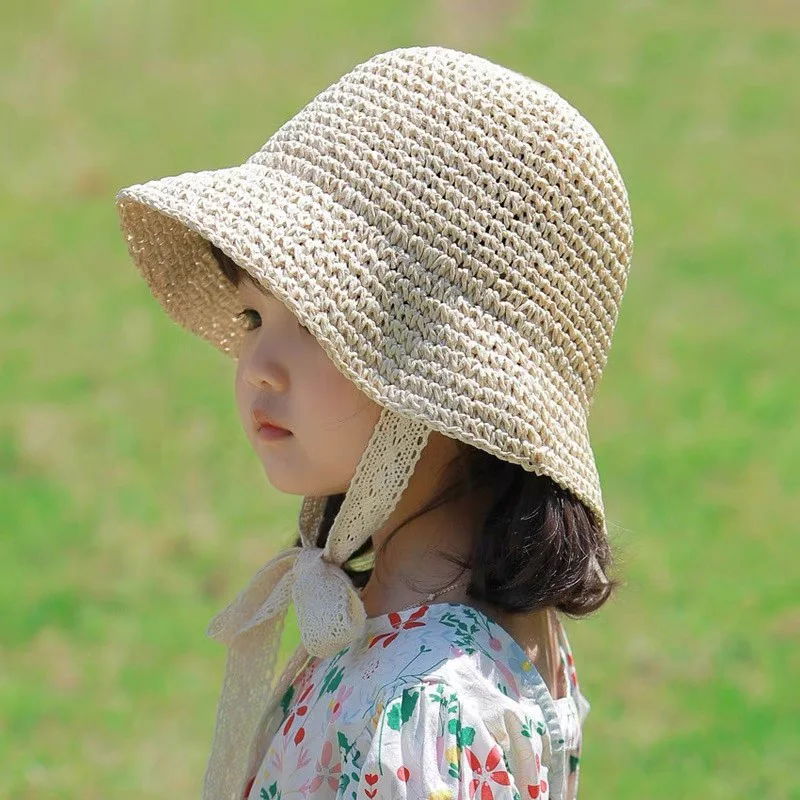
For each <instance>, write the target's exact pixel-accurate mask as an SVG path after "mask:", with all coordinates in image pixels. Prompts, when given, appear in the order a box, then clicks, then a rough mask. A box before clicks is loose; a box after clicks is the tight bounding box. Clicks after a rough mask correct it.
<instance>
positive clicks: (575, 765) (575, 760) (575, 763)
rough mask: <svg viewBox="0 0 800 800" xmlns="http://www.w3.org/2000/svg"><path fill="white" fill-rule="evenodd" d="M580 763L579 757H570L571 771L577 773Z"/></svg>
mask: <svg viewBox="0 0 800 800" xmlns="http://www.w3.org/2000/svg"><path fill="white" fill-rule="evenodd" d="M579 761H580V757H578V756H572V755H571V756H570V757H569V771H570V772H575V770H576V769H578V762H579Z"/></svg>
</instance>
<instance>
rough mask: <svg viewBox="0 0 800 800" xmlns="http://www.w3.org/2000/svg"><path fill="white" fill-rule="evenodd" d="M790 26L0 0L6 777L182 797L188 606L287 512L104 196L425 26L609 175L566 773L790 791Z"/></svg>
mask: <svg viewBox="0 0 800 800" xmlns="http://www.w3.org/2000/svg"><path fill="white" fill-rule="evenodd" d="M799 24H800V6H798V5H797V4H796V3H793V2H790V1H789V0H785V2H782V1H781V0H765V1H764V2H763V3H758V4H757V3H753V2H744V0H735V1H734V0H731V1H729V2H721V0H719V1H717V2H712V1H711V0H704V2H698V0H674V1H673V2H669V3H667V2H656V0H650V1H649V2H648V1H647V0H626V1H624V2H623V0H613V1H611V2H597V0H576V1H575V2H558V1H557V0H551V1H550V2H529V3H517V2H510V0H504V2H502V3H501V2H495V3H494V4H492V3H490V2H489V0H483V2H480V1H476V0H472V2H469V3H461V4H457V3H455V2H453V0H450V1H449V2H445V0H439V1H438V2H436V3H433V2H428V3H420V2H410V3H374V2H366V0H358V2H353V1H351V2H343V1H342V0H339V1H338V2H327V3H323V2H319V1H318V2H314V3H311V2H302V3H291V4H290V3H280V2H267V1H266V0H261V1H260V2H259V1H257V0H247V2H237V3H232V4H222V3H210V2H204V3H199V2H189V0H180V1H178V0H161V1H160V2H159V1H158V0H139V2H133V0H118V1H117V2H113V1H112V0H108V2H97V0H95V2H90V0H71V1H70V2H50V3H46V2H41V1H37V2H26V3H19V2H18V3H6V4H3V7H2V10H0V45H2V49H0V53H1V54H2V55H0V114H2V119H0V175H1V176H2V178H0V186H2V195H0V218H1V219H2V222H0V253H2V258H3V266H2V284H1V286H0V309H1V310H2V315H1V316H0V324H1V325H2V329H1V330H0V334H1V335H2V359H1V360H0V407H1V409H2V414H0V472H1V474H2V481H0V515H1V516H0V519H2V534H3V535H2V538H0V796H2V797H9V798H11V797H13V798H16V799H18V800H19V799H21V798H44V797H53V796H56V795H57V796H58V797H59V798H63V800H72V799H73V798H75V799H77V798H80V799H81V800H93V798H106V797H112V796H113V797H114V798H117V800H123V799H124V798H134V797H135V798H139V797H142V796H146V797H152V798H157V797H163V798H167V797H170V798H175V797H179V796H185V797H190V796H198V795H199V788H200V782H201V778H202V772H203V767H204V763H205V757H206V752H207V746H208V744H209V742H210V736H211V729H212V725H213V715H214V708H215V703H216V698H217V692H218V688H219V682H220V679H221V675H222V667H223V658H224V653H223V651H222V649H221V648H220V647H219V646H218V645H215V644H214V643H213V642H210V641H209V640H207V639H206V638H205V636H204V630H205V626H206V624H207V622H208V620H209V619H210V618H211V616H213V614H214V612H215V611H216V610H218V609H219V608H220V607H222V605H224V604H225V603H226V602H227V601H228V600H229V599H230V598H231V597H232V595H233V593H234V592H235V591H236V590H237V589H238V588H239V586H240V585H241V584H242V582H244V581H245V580H246V579H247V578H248V577H249V576H250V574H251V573H252V572H253V571H254V570H255V569H256V568H257V567H258V566H260V565H261V564H262V563H263V562H264V561H265V560H266V559H267V558H268V557H269V556H270V555H271V554H272V553H273V552H274V551H275V549H276V548H277V547H279V546H282V545H285V544H286V543H288V542H289V540H290V539H291V538H292V536H293V527H294V522H295V515H296V511H297V507H298V502H299V498H295V497H288V496H282V495H280V494H278V493H277V492H275V491H274V490H272V489H271V488H270V487H269V485H268V484H267V483H266V480H265V478H264V477H263V473H262V471H261V467H260V465H259V464H258V462H257V460H256V457H255V455H254V454H253V453H252V452H251V451H250V450H249V449H248V445H247V443H246V440H245V438H244V435H243V434H242V433H241V431H240V429H239V423H238V420H237V418H236V414H235V407H234V403H233V392H232V386H233V366H232V364H231V363H230V362H228V361H226V359H225V358H224V357H223V356H221V355H220V354H218V353H217V352H216V351H214V350H213V349H212V348H211V347H210V346H208V345H206V344H205V343H203V342H201V341H199V340H195V339H193V338H191V337H190V336H189V335H188V334H185V333H184V332H183V331H181V330H180V329H179V328H178V327H177V326H175V325H173V324H172V323H171V322H170V321H169V320H168V319H167V318H166V317H165V315H163V313H162V312H161V310H160V309H159V308H158V307H157V305H156V303H155V301H153V300H152V298H151V297H150V296H149V293H148V291H147V288H146V286H145V285H144V283H143V282H142V281H141V280H140V279H139V278H138V277H137V275H136V274H135V270H134V268H133V267H132V266H131V264H130V263H129V261H128V259H127V256H126V253H125V249H124V244H123V242H122V239H121V236H120V235H119V233H118V229H117V223H116V218H115V214H114V208H113V198H114V194H115V192H116V190H117V189H118V188H120V187H122V186H124V185H127V184H129V183H134V182H139V181H143V180H147V179H149V178H152V177H158V176H162V175H168V174H177V173H179V172H183V171H186V170H200V169H206V168H212V167H218V166H228V165H232V164H235V163H240V162H241V161H242V160H244V159H245V158H246V157H247V156H248V155H250V154H251V153H252V152H254V151H255V150H257V149H258V148H259V147H260V146H261V144H262V143H263V142H264V141H265V140H266V139H267V138H268V136H269V135H270V134H271V133H272V132H273V131H274V130H275V129H277V128H278V127H279V126H280V125H281V124H282V123H283V122H284V121H285V120H286V119H288V117H290V116H291V115H292V114H293V113H295V112H296V111H297V110H299V108H300V107H302V105H304V104H305V103H306V102H308V101H309V100H310V99H311V98H312V97H313V96H314V94H316V93H317V92H319V91H321V90H322V89H323V88H325V87H326V86H327V85H328V84H330V83H331V82H333V81H334V80H335V79H336V78H337V77H339V76H340V75H341V74H343V73H344V72H346V71H347V70H349V69H350V68H351V67H352V66H354V65H355V64H356V63H358V62H360V61H362V60H365V59H366V58H368V57H369V56H371V55H373V54H374V53H377V52H379V51H381V50H387V49H390V48H392V47H400V46H407V45H410V44H433V43H437V44H445V45H450V46H454V47H458V48H460V49H465V50H473V51H474V52H478V53H480V54H481V55H485V56H487V57H489V58H491V59H493V60H496V61H500V62H501V63H504V64H507V65H508V66H510V67H512V68H514V69H517V70H519V71H522V72H525V73H527V74H529V75H531V76H533V77H536V78H537V79H539V80H542V81H544V82H545V83H548V84H550V85H551V86H553V88H555V89H556V90H557V91H559V92H560V93H561V94H562V95H564V96H565V97H566V98H567V99H568V100H570V102H572V103H573V104H574V105H576V106H577V107H578V108H579V109H580V110H581V111H582V112H583V113H584V114H585V115H586V116H587V117H588V118H589V119H590V120H591V121H592V122H593V123H594V125H595V126H596V127H597V128H598V130H599V131H600V132H601V134H602V135H603V137H604V138H605V140H606V141H607V142H608V144H609V146H610V148H611V150H612V152H613V153H614V154H615V156H616V158H617V160H618V163H619V165H620V168H621V170H622V172H623V175H624V176H625V179H626V183H627V185H628V189H629V192H630V196H631V204H632V208H633V213H634V225H635V229H636V251H635V255H634V263H633V268H632V273H631V278H630V284H629V290H628V293H627V295H626V297H625V300H624V301H623V305H622V310H621V314H620V320H619V327H618V330H617V334H616V338H615V342H614V345H613V347H612V350H611V355H610V359H609V364H608V368H607V370H606V374H605V376H604V379H603V381H602V382H601V385H600V387H599V389H598V393H597V398H596V403H595V406H594V409H593V415H592V420H591V430H592V436H593V444H594V447H595V452H596V455H597V460H598V465H599V469H600V474H601V477H602V479H603V487H604V497H605V501H606V507H607V513H608V518H609V527H610V532H611V535H612V537H613V538H614V542H615V546H616V549H617V553H618V572H619V573H621V574H622V575H623V576H624V578H625V580H626V585H625V587H624V588H623V590H622V591H621V593H620V594H619V596H618V597H617V599H616V600H614V601H613V602H612V603H610V604H609V605H607V606H606V607H605V608H604V609H603V610H602V612H600V613H599V614H598V615H596V616H595V617H593V618H590V619H588V620H584V621H580V622H569V623H568V624H569V631H570V637H571V640H572V644H573V647H574V649H575V650H576V657H577V663H578V670H579V675H580V677H581V681H582V684H583V687H584V691H585V692H586V694H587V696H588V697H589V699H590V701H591V702H592V712H591V714H590V716H589V718H588V720H587V723H586V744H585V750H584V759H583V772H582V778H581V784H582V786H581V795H582V796H583V797H586V798H589V799H590V800H591V798H611V797H614V798H643V797H646V798H674V797H685V796H692V797H703V798H705V799H706V800H712V798H730V797H738V796H744V795H751V794H752V795H758V796H763V797H774V798H788V797H800V789H798V781H797V779H796V777H795V773H796V767H795V763H794V758H795V757H796V756H797V752H798V745H800V735H798V714H799V713H800V703H799V702H798V699H799V698H798V694H799V693H798V688H797V685H798V683H797V675H798V667H800V664H799V663H798V649H799V648H798V638H799V637H800V610H799V609H798V602H797V596H798V588H799V587H798V578H797V574H798V570H797V557H798V544H797V527H798V524H797V520H798V519H800V486H799V485H798V484H799V483H800V477H799V476H800V458H799V457H798V453H800V422H799V421H798V420H799V416H798V403H797V393H798V389H800V378H798V363H799V362H800V359H798V353H800V348H798V333H799V331H798V319H799V318H800V315H798V308H800V273H798V270H797V264H798V250H799V249H800V248H798V244H799V240H800V236H799V235H798V226H797V218H798V210H800V206H798V202H797V188H798V184H799V180H798V179H799V178H800V175H799V174H798V158H797V131H798V129H799V128H800V98H799V97H798V93H797V85H798V81H800V64H798V58H797V54H798V53H799V52H800V48H799V47H798V44H799V42H798V39H799V38H800V37H798V26H799ZM287 633H288V636H287V640H286V643H285V649H284V653H285V652H286V651H287V649H288V646H289V645H290V644H293V643H294V639H295V637H296V630H294V629H293V628H292V626H291V625H290V626H289V627H288V628H287Z"/></svg>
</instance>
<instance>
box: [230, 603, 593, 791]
mask: <svg viewBox="0 0 800 800" xmlns="http://www.w3.org/2000/svg"><path fill="white" fill-rule="evenodd" d="M558 631H559V650H560V653H561V659H562V667H563V669H564V671H565V676H566V683H567V687H568V695H567V697H565V698H560V699H559V700H556V701H554V700H553V698H552V695H551V694H550V692H549V691H548V689H547V686H546V685H545V683H544V681H543V679H542V677H541V676H540V675H539V673H538V671H537V670H536V668H535V667H534V665H533V664H532V663H531V662H530V661H529V660H528V658H527V656H526V654H525V652H524V651H523V649H522V648H521V647H520V646H519V644H518V643H517V642H516V641H515V640H514V639H513V638H512V637H511V636H510V634H509V633H507V632H506V631H505V629H504V628H502V627H501V626H500V625H498V624H497V623H495V622H494V621H492V620H490V619H489V618H488V617H486V616H485V615H484V614H483V613H481V612H480V611H478V610H477V609H475V608H472V607H471V606H467V605H465V604H462V603H434V604H429V605H419V606H416V607H414V608H410V609H406V610H405V611H401V612H391V613H389V614H383V615H381V616H378V617H370V618H368V619H367V625H366V629H365V631H364V633H363V634H362V636H361V637H360V638H359V639H358V640H356V641H355V642H353V643H352V644H351V645H349V646H348V647H346V648H344V649H342V650H341V651H339V652H338V653H336V654H335V655H333V656H330V657H328V658H325V659H319V658H310V659H309V660H308V661H307V663H306V665H305V667H304V668H303V669H302V670H301V671H300V672H299V673H298V675H297V676H296V678H295V679H294V681H293V682H292V684H291V686H289V688H288V689H287V690H286V692H285V694H284V696H283V698H282V699H281V702H280V705H279V707H278V708H277V709H276V711H275V716H274V718H273V720H271V721H270V723H269V724H270V731H274V732H273V733H271V734H270V736H271V738H270V740H269V741H270V744H269V746H268V749H267V751H266V754H265V756H264V758H263V760H262V761H261V764H260V766H259V768H258V770H257V772H256V774H255V775H253V776H252V777H251V779H250V781H249V782H248V786H247V788H246V790H245V793H244V798H245V800H273V799H274V800H294V799H295V798H314V800H323V798H324V799H326V800H327V799H330V800H333V799H334V798H336V800H389V799H390V798H391V800H395V798H397V800H406V799H408V800H450V799H452V800H462V799H463V800H472V798H476V800H493V799H494V800H530V799H531V798H539V800H550V799H555V798H558V800H562V798H563V799H564V800H573V798H574V797H575V796H576V794H577V788H578V773H579V760H580V750H581V726H582V724H583V721H584V719H585V717H586V715H587V714H588V712H589V703H588V701H587V700H586V698H585V697H583V695H582V694H581V693H580V688H579V684H578V679H577V674H576V672H575V667H574V662H573V658H572V652H571V649H570V646H569V642H568V640H567V637H566V633H565V631H564V629H563V627H562V625H561V623H560V621H559V622H558Z"/></svg>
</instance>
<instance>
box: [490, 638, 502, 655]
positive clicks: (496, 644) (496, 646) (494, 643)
mask: <svg viewBox="0 0 800 800" xmlns="http://www.w3.org/2000/svg"><path fill="white" fill-rule="evenodd" d="M489 647H491V648H492V650H494V651H495V653H499V652H500V651H501V650H502V649H503V643H502V642H501V641H500V640H499V639H498V638H497V637H496V636H492V635H491V634H489Z"/></svg>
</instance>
